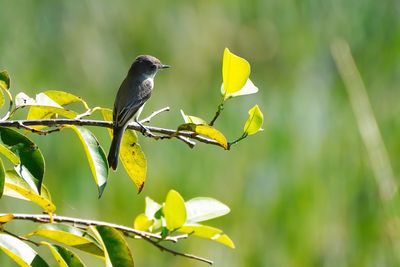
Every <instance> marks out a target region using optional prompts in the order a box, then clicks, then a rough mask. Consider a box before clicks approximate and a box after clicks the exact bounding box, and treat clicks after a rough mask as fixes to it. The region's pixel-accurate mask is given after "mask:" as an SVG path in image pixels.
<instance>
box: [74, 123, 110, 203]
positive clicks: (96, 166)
mask: <svg viewBox="0 0 400 267" xmlns="http://www.w3.org/2000/svg"><path fill="white" fill-rule="evenodd" d="M67 127H68V128H71V129H72V130H74V132H75V133H76V134H77V135H78V137H79V140H80V141H81V143H82V146H83V149H84V151H85V154H86V158H87V159H88V162H89V167H90V170H91V171H92V175H93V178H94V180H95V182H96V185H97V188H98V191H99V197H101V195H102V194H103V191H104V188H105V186H106V183H107V177H108V163H107V158H106V155H105V153H104V150H103V148H102V147H101V146H100V144H99V142H98V141H97V139H96V137H95V136H94V134H92V133H91V132H90V131H89V130H87V129H86V128H84V127H80V126H75V125H68V126H67Z"/></svg>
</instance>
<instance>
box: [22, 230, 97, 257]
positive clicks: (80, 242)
mask: <svg viewBox="0 0 400 267" xmlns="http://www.w3.org/2000/svg"><path fill="white" fill-rule="evenodd" d="M34 235H37V236H42V237H46V238H49V239H51V240H54V241H57V242H60V243H62V244H65V245H67V246H70V247H73V248H76V249H80V250H82V251H85V252H88V253H90V254H93V255H96V256H101V257H102V256H104V253H103V250H102V248H101V245H100V244H99V243H98V242H97V240H96V239H95V238H94V237H92V236H91V235H90V234H89V233H87V232H86V231H83V230H81V229H79V228H76V227H73V226H70V225H67V224H61V223H47V224H41V225H39V227H38V228H37V229H36V230H35V231H33V232H31V233H30V234H29V235H28V237H30V236H34Z"/></svg>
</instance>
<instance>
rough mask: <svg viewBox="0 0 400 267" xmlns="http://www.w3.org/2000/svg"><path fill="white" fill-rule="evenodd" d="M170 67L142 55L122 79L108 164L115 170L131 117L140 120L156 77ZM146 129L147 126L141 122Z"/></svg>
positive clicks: (115, 103)
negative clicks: (139, 117) (159, 72)
mask: <svg viewBox="0 0 400 267" xmlns="http://www.w3.org/2000/svg"><path fill="white" fill-rule="evenodd" d="M166 68H170V66H169V65H164V64H162V63H161V61H160V60H159V59H157V58H155V57H153V56H150V55H140V56H138V57H136V59H135V60H134V61H133V63H132V65H131V67H130V69H129V71H128V74H127V75H126V77H125V79H124V80H123V81H122V84H121V85H120V87H119V90H118V93H117V95H116V97H115V101H114V109H113V138H112V141H111V145H110V150H109V153H108V157H107V160H108V165H109V167H110V168H112V169H113V170H116V169H117V166H118V155H119V150H120V146H121V141H122V136H123V135H124V132H125V129H126V127H127V126H128V124H129V122H130V121H131V119H132V118H133V117H134V116H135V115H136V116H135V117H134V120H135V121H136V122H138V120H137V117H138V114H137V113H140V111H141V110H140V109H141V108H142V107H143V105H144V104H145V103H146V101H147V100H148V99H149V98H150V96H151V93H152V92H153V88H154V77H155V75H156V74H157V71H158V70H160V69H166ZM139 125H140V126H141V127H142V129H143V130H144V131H145V130H146V129H145V127H144V126H143V125H141V124H140V123H139Z"/></svg>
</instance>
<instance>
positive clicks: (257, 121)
mask: <svg viewBox="0 0 400 267" xmlns="http://www.w3.org/2000/svg"><path fill="white" fill-rule="evenodd" d="M263 122H264V115H263V114H262V112H261V110H260V108H259V107H258V105H255V106H254V107H252V108H251V109H250V110H249V118H248V119H247V121H246V123H245V125H244V127H243V132H244V133H245V134H248V135H252V134H255V133H257V132H258V131H262V128H261V127H262V125H263Z"/></svg>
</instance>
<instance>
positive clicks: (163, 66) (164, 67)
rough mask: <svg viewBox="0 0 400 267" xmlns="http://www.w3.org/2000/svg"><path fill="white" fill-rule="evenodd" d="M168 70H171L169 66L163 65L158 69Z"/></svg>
mask: <svg viewBox="0 0 400 267" xmlns="http://www.w3.org/2000/svg"><path fill="white" fill-rule="evenodd" d="M168 68H171V66H170V65H163V64H161V65H160V69H168Z"/></svg>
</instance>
